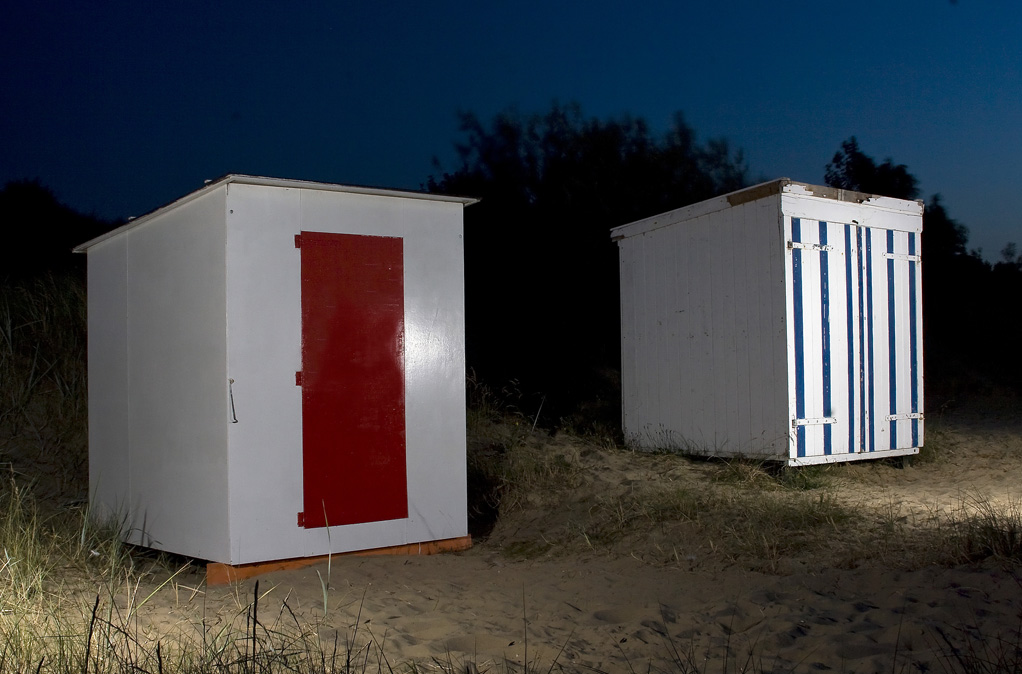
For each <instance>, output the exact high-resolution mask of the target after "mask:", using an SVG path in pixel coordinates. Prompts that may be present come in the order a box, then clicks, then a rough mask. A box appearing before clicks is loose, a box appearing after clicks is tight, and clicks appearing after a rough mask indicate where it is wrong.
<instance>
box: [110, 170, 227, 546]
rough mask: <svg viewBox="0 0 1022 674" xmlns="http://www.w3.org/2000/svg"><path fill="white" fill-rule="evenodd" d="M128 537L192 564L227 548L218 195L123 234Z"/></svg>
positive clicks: (221, 220) (222, 288) (222, 270)
mask: <svg viewBox="0 0 1022 674" xmlns="http://www.w3.org/2000/svg"><path fill="white" fill-rule="evenodd" d="M124 236H125V237H126V240H127V248H128V264H127V279H128V292H127V306H128V312H127V313H128V363H129V365H128V368H129V396H130V410H131V412H130V446H131V461H130V466H129V467H130V481H131V507H132V508H133V513H132V515H133V518H134V519H133V526H134V527H135V529H134V530H133V531H132V535H131V537H130V540H132V541H133V542H140V543H142V544H144V545H148V546H151V547H155V548H159V549H163V550H171V551H173V552H177V553H180V554H185V555H190V556H193V557H198V558H200V559H222V558H223V557H224V556H225V555H226V550H227V544H228V527H227V524H228V518H227V455H226V441H227V431H226V425H225V423H224V420H225V419H226V417H227V404H226V396H225V389H224V382H225V380H226V361H227V357H226V344H225V340H224V334H225V328H226V325H225V281H226V279H225V267H224V193H223V191H222V190H220V191H215V192H212V193H209V194H207V195H206V196H204V197H202V198H200V199H197V200H195V201H191V202H189V203H188V204H185V205H183V206H181V207H180V208H178V209H175V210H172V211H169V212H165V213H164V214H162V215H161V216H159V217H157V218H154V219H152V220H151V221H150V222H148V223H147V224H145V225H144V226H141V227H138V228H136V229H133V230H131V231H130V232H127V233H126V234H125V235H124Z"/></svg>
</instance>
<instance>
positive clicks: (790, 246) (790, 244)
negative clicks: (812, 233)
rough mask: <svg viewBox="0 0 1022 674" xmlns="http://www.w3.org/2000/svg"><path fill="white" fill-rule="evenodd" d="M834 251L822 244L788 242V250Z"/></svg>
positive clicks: (831, 247)
mask: <svg viewBox="0 0 1022 674" xmlns="http://www.w3.org/2000/svg"><path fill="white" fill-rule="evenodd" d="M796 248H798V249H799V250H834V246H830V245H827V244H823V243H802V242H801V241H789V242H788V250H795V249H796Z"/></svg>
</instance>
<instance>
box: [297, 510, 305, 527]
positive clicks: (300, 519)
mask: <svg viewBox="0 0 1022 674" xmlns="http://www.w3.org/2000/svg"><path fill="white" fill-rule="evenodd" d="M298 526H300V527H304V526H305V513H304V512H300V513H298Z"/></svg>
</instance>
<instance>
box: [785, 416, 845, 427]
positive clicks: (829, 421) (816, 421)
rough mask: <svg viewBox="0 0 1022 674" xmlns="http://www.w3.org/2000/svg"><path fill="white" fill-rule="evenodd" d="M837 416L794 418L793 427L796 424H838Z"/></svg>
mask: <svg viewBox="0 0 1022 674" xmlns="http://www.w3.org/2000/svg"><path fill="white" fill-rule="evenodd" d="M836 423H837V417H821V418H819V419H792V420H791V426H792V428H794V427H796V426H819V425H821V424H836Z"/></svg>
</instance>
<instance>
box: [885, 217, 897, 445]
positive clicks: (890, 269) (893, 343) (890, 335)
mask: <svg viewBox="0 0 1022 674" xmlns="http://www.w3.org/2000/svg"><path fill="white" fill-rule="evenodd" d="M887 252H888V253H894V230H887ZM896 318H897V312H896V307H895V306H894V258H887V350H888V352H889V356H888V360H889V370H888V376H889V377H890V382H888V384H889V388H890V392H891V393H890V395H891V405H890V409H891V414H897V413H898V359H897V352H896V349H897V348H898V344H897V340H896V339H895V323H896ZM897 448H898V422H897V420H895V419H891V449H897Z"/></svg>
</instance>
